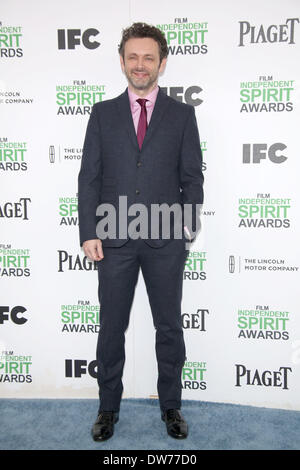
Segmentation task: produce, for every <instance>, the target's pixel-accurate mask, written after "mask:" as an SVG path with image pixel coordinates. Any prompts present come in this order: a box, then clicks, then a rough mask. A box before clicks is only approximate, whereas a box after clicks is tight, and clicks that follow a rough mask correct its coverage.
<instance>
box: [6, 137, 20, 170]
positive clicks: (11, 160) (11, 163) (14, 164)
mask: <svg viewBox="0 0 300 470" xmlns="http://www.w3.org/2000/svg"><path fill="white" fill-rule="evenodd" d="M26 156H27V142H13V141H9V140H8V138H7V137H0V170H1V171H26V170H27V162H26Z"/></svg>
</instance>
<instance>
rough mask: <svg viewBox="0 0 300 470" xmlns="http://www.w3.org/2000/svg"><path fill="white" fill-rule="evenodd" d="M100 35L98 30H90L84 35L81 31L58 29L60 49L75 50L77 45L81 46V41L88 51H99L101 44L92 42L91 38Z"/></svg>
mask: <svg viewBox="0 0 300 470" xmlns="http://www.w3.org/2000/svg"><path fill="white" fill-rule="evenodd" d="M98 34H99V31H98V29H95V28H89V29H87V30H85V31H83V33H81V29H67V30H65V29H58V30H57V39H58V49H75V47H76V46H77V45H80V43H81V41H82V44H83V45H84V47H86V48H87V49H97V47H99V46H100V42H98V41H96V40H93V41H92V40H91V37H95V36H97V35H98Z"/></svg>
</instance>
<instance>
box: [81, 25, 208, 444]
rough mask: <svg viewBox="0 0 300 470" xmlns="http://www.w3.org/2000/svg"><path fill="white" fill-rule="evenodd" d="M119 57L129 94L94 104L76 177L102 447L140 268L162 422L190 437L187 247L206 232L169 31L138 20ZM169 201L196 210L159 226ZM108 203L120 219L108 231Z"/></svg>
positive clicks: (194, 133)
mask: <svg viewBox="0 0 300 470" xmlns="http://www.w3.org/2000/svg"><path fill="white" fill-rule="evenodd" d="M119 53H120V62H121V68H122V70H123V72H124V74H125V75H126V78H127V81H128V88H127V89H126V90H125V92H124V93H122V94H121V95H120V96H118V97H117V98H114V99H110V100H106V101H103V102H100V103H97V104H95V105H94V106H93V109H92V112H91V116H90V119H89V123H88V127H87V131H86V137H85V142H84V148H83V156H82V164H81V169H80V173H79V177H78V210H79V229H80V245H81V246H82V247H83V249H84V252H85V254H86V255H87V256H88V257H89V258H90V259H92V260H95V261H98V276H99V290H98V294H99V302H100V332H99V337H98V345H97V365H98V385H99V398H100V405H99V410H98V417H97V420H96V422H95V424H94V426H93V428H92V435H93V438H94V440H96V441H102V440H105V439H108V438H109V437H111V436H112V435H113V432H114V423H116V422H117V421H118V419H119V411H120V402H121V397H122V392H123V384H122V374H123V366H124V361H125V348H124V344H125V331H126V329H127V326H128V323H129V314H130V310H131V306H132V301H133V296H134V291H135V286H136V283H137V279H138V273H139V270H140V268H141V270H142V273H143V277H144V281H145V285H146V289H147V294H148V297H149V302H150V306H151V312H152V316H153V323H154V327H155V330H156V357H157V364H158V382H157V388H158V395H159V403H160V409H161V417H162V420H163V421H165V423H166V428H167V432H168V434H169V435H170V436H172V437H174V438H178V439H181V438H185V437H186V436H187V435H188V426H187V423H186V421H185V420H184V417H183V415H182V413H181V410H180V408H181V391H182V387H181V372H182V367H183V365H184V361H185V359H186V355H185V354H186V351H185V344H184V338H183V331H182V324H181V299H182V283H183V272H184V265H185V261H186V257H187V255H188V252H189V246H190V244H187V242H191V241H194V239H195V238H196V236H197V233H198V232H199V230H200V223H199V217H200V207H201V204H202V203H203V174H202V154H201V149H200V141H199V134H198V128H197V123H196V117H195V111H194V108H193V107H192V106H190V105H187V104H185V103H180V102H178V101H176V100H174V99H172V98H170V97H168V96H167V95H166V94H165V93H163V92H162V90H161V89H160V88H159V86H158V84H157V82H158V76H159V74H161V73H162V72H163V71H164V68H165V66H166V61H167V55H168V47H167V43H166V40H165V37H164V35H163V33H162V32H161V31H160V30H159V29H157V28H155V27H153V26H149V25H147V24H144V23H134V24H133V25H132V26H131V27H129V28H127V29H125V30H124V31H123V36H122V41H121V43H120V46H119ZM121 197H126V202H127V207H128V208H134V207H135V208H136V207H137V206H134V204H139V206H138V207H139V208H141V207H143V208H145V209H146V210H148V211H149V212H147V216H146V218H145V217H144V218H143V219H139V221H138V223H137V220H136V219H135V218H134V217H133V216H134V211H133V212H132V211H131V212H130V210H128V213H126V214H125V216H124V211H123V213H122V210H121V202H120V201H121ZM164 203H166V204H167V205H168V207H170V206H172V205H173V204H175V206H177V207H180V208H181V209H182V208H184V207H188V206H189V208H190V209H191V212H188V211H187V214H190V217H188V218H187V220H186V219H185V218H184V219H183V220H182V217H179V216H178V213H177V215H176V213H175V212H174V213H172V214H171V217H170V218H169V219H168V218H167V219H164V217H163V220H161V218H159V219H156V220H155V221H154V219H153V217H152V215H151V214H150V212H151V209H152V207H153V206H154V205H156V204H162V205H163V204H164ZM108 205H109V207H112V208H113V210H114V213H115V215H116V218H115V223H114V224H113V225H112V226H110V228H109V230H108V231H107V232H105V230H104V227H106V228H107V227H108V226H109V223H108V222H107V220H106V218H105V217H106V216H107V211H106V212H105V210H103V208H104V209H107V208H108ZM101 207H102V209H101ZM165 207H166V206H165ZM97 208H98V209H97ZM135 214H136V212H135ZM166 220H167V223H166ZM166 225H167V228H169V229H170V235H169V234H167V235H165V232H164V227H165V226H166ZM142 226H143V227H142ZM145 227H146V235H145V230H144V229H145ZM175 227H177V229H175ZM124 228H125V229H126V230H125V231H124ZM178 228H179V233H180V237H179V236H178ZM127 229H128V230H127ZM139 229H141V230H140V231H139ZM176 230H177V232H176ZM175 232H176V233H177V235H176V234H175ZM153 233H154V234H155V235H153ZM131 234H132V235H131ZM137 234H138V235H137Z"/></svg>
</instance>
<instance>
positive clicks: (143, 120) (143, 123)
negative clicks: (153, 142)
mask: <svg viewBox="0 0 300 470" xmlns="http://www.w3.org/2000/svg"><path fill="white" fill-rule="evenodd" d="M136 101H137V102H138V103H139V105H140V106H141V114H140V119H139V123H138V128H137V140H138V144H139V147H140V149H141V148H142V145H143V140H144V137H145V134H146V130H147V127H148V125H147V110H146V101H148V100H145V99H144V98H139V99H138V100H136Z"/></svg>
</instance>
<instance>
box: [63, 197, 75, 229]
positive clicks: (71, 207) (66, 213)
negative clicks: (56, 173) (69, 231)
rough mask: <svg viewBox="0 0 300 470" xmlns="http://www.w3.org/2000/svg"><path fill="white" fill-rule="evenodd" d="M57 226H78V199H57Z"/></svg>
mask: <svg viewBox="0 0 300 470" xmlns="http://www.w3.org/2000/svg"><path fill="white" fill-rule="evenodd" d="M59 216H60V223H59V225H66V226H70V225H78V198H77V197H60V198H59Z"/></svg>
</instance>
